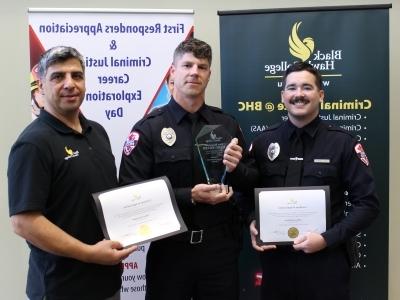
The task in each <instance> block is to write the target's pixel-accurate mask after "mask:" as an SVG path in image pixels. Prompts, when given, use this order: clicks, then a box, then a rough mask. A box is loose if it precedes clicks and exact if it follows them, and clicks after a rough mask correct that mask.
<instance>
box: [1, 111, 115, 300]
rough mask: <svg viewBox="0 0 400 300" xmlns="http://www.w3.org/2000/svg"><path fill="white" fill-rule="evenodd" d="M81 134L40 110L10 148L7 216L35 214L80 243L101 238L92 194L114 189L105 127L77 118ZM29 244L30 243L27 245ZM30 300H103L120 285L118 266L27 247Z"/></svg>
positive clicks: (32, 246) (113, 176)
mask: <svg viewBox="0 0 400 300" xmlns="http://www.w3.org/2000/svg"><path fill="white" fill-rule="evenodd" d="M80 122H81V125H82V129H83V131H82V133H78V132H76V131H74V130H72V129H71V128H69V127H67V126H66V125H64V124H63V123H62V122H60V121H59V120H58V119H56V118H55V117H53V116H52V115H51V114H49V113H47V112H46V111H45V110H42V111H41V113H40V115H39V118H38V119H36V120H35V121H33V122H32V123H31V124H30V125H28V126H27V127H26V128H25V130H24V131H23V132H22V133H21V135H20V136H19V137H18V139H17V141H16V142H15V144H14V145H13V147H12V149H11V152H10V156H9V166H8V188H9V209H10V215H16V214H19V213H23V212H27V211H39V212H41V213H42V214H43V215H44V216H45V217H46V218H48V219H49V220H50V221H51V222H52V223H54V224H56V225H57V226H58V227H60V228H61V229H62V230H64V231H65V232H67V233H69V234H70V235H72V236H73V237H75V238H77V239H78V240H80V241H82V242H84V243H87V244H95V243H97V242H98V241H101V240H103V239H104V236H103V233H102V230H101V228H100V225H99V222H98V220H97V217H96V212H95V209H94V204H93V199H92V196H91V194H92V193H95V192H99V191H102V190H106V189H110V188H113V187H115V186H116V185H117V177H116V168H115V160H114V156H113V154H112V152H111V147H110V142H109V139H108V136H107V133H106V131H105V130H104V128H103V127H102V126H101V125H100V124H98V123H96V122H93V121H90V120H87V119H85V118H84V117H83V115H80ZM28 244H29V243H28ZM29 247H30V248H31V253H30V259H29V271H28V281H27V294H28V297H29V298H30V299H42V298H43V296H46V299H103V298H106V297H109V296H111V295H113V294H114V293H116V291H117V290H118V289H119V288H120V286H121V276H120V275H121V268H120V266H102V265H96V264H87V263H83V262H80V261H77V260H74V259H70V258H66V257H60V256H56V255H53V254H50V253H47V252H45V251H42V250H41V249H39V248H37V247H35V246H34V245H31V244H29Z"/></svg>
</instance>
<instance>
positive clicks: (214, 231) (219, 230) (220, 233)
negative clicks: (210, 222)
mask: <svg viewBox="0 0 400 300" xmlns="http://www.w3.org/2000/svg"><path fill="white" fill-rule="evenodd" d="M232 230H233V229H232V228H231V224H222V225H217V226H214V227H210V228H206V229H198V230H188V231H186V232H183V233H181V234H177V235H175V236H172V237H171V239H172V240H175V241H180V242H188V243H189V244H192V245H196V244H201V243H205V242H208V241H213V240H217V239H220V238H223V237H226V236H232V234H233V232H232Z"/></svg>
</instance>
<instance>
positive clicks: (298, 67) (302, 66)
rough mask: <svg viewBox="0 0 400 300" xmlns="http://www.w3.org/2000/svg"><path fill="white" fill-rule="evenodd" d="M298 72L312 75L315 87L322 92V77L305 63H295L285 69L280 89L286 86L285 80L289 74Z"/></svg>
mask: <svg viewBox="0 0 400 300" xmlns="http://www.w3.org/2000/svg"><path fill="white" fill-rule="evenodd" d="M300 71H307V72H309V73H311V74H313V75H314V77H315V84H316V85H317V87H318V89H320V90H322V77H321V74H320V73H319V71H318V70H317V69H316V68H314V67H313V66H312V65H311V64H309V63H307V62H299V61H297V62H295V63H293V64H292V65H290V66H289V68H287V69H286V72H285V75H283V79H282V82H283V83H282V87H283V89H284V88H285V86H286V78H287V77H288V75H289V74H290V73H293V72H300Z"/></svg>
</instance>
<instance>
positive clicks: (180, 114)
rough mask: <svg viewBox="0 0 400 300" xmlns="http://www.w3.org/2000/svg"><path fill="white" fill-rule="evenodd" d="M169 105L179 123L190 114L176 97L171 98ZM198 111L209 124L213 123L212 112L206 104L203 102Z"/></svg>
mask: <svg viewBox="0 0 400 300" xmlns="http://www.w3.org/2000/svg"><path fill="white" fill-rule="evenodd" d="M167 107H168V110H169V112H170V113H171V115H172V117H173V118H174V120H175V122H176V123H177V124H179V123H180V122H181V121H182V120H183V119H184V118H185V116H186V115H187V114H189V112H188V111H186V110H185V109H183V107H182V106H180V105H179V104H178V103H177V102H176V101H175V99H174V98H171V100H170V101H169V103H168V104H167ZM197 113H198V114H199V115H200V117H201V118H202V119H204V120H205V121H206V122H207V124H211V123H212V116H211V114H212V112H211V110H210V109H209V107H208V106H207V105H206V104H203V105H202V106H201V107H200V109H199V110H198V111H197Z"/></svg>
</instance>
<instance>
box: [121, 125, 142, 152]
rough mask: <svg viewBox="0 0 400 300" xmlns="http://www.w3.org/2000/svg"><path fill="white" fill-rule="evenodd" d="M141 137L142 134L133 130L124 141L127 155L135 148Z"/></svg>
mask: <svg viewBox="0 0 400 300" xmlns="http://www.w3.org/2000/svg"><path fill="white" fill-rule="evenodd" d="M139 137H140V134H139V132H137V131H132V132H131V133H130V134H129V135H128V137H127V138H126V141H125V143H124V154H125V155H126V156H129V155H130V154H131V153H132V151H133V149H135V147H136V145H137V144H138V142H139Z"/></svg>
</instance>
